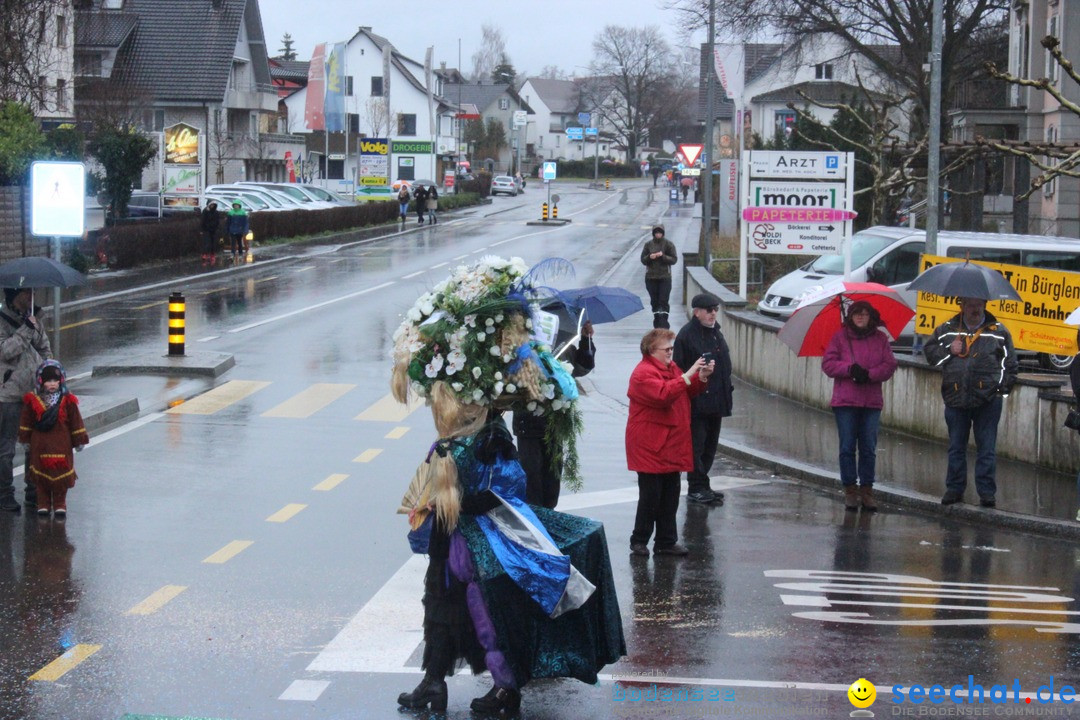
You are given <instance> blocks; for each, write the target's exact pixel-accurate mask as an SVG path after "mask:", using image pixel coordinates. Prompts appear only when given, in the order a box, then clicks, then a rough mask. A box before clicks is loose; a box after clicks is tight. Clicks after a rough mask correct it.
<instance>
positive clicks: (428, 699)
mask: <svg viewBox="0 0 1080 720" xmlns="http://www.w3.org/2000/svg"><path fill="white" fill-rule="evenodd" d="M397 701H398V705H401V706H402V707H407V708H409V709H411V710H420V709H422V708H426V707H427V706H428V703H431V709H432V710H434V711H435V712H446V681H445V680H442V679H438V678H433V677H428V676H427V675H425V676H424V679H423V680H421V681H420V684H419V685H417V686H416V689H415V690H413V691H412V692H411V693H401V694H400V695H398V699H397Z"/></svg>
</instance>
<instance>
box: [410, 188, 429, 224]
mask: <svg viewBox="0 0 1080 720" xmlns="http://www.w3.org/2000/svg"><path fill="white" fill-rule="evenodd" d="M427 196H428V191H427V188H425V187H424V186H423V185H421V186H420V187H418V188H416V190H414V191H413V199H414V200H416V223H417V224H418V225H423V224H424V213H426V212H427Z"/></svg>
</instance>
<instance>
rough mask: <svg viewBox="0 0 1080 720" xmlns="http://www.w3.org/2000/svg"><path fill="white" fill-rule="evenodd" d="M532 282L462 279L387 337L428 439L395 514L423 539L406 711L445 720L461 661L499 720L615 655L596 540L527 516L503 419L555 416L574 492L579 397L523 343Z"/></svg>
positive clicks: (503, 271)
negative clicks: (547, 681) (426, 408)
mask: <svg viewBox="0 0 1080 720" xmlns="http://www.w3.org/2000/svg"><path fill="white" fill-rule="evenodd" d="M530 274H531V273H530V272H527V268H526V267H525V265H524V263H522V262H521V260H520V259H517V258H515V259H514V260H511V261H506V260H503V259H501V258H494V257H488V258H484V259H483V260H481V261H480V263H479V264H477V265H476V266H474V267H471V268H467V267H464V266H463V267H460V268H458V269H457V270H455V271H454V274H453V275H452V276H451V278H450V279H449V280H447V281H445V282H443V283H440V284H439V285H438V286H436V288H435V289H434V291H433V292H431V293H427V294H425V295H424V296H422V297H421V298H420V299H419V300H418V301H417V304H416V305H415V306H414V307H413V309H412V310H410V311H409V313H408V315H407V317H406V320H405V321H404V322H403V323H402V325H401V327H400V328H399V330H398V332H397V333H396V335H395V350H394V360H395V364H394V373H393V380H392V383H391V384H392V389H393V392H394V395H395V397H396V398H397V399H398V400H399V401H404V400H405V399H406V397H407V395H408V394H409V392H410V391H412V392H413V393H415V394H417V395H420V396H421V397H425V398H427V400H428V402H429V404H430V406H431V411H432V415H433V417H434V420H435V428H436V431H437V432H438V435H439V437H438V439H437V440H436V441H435V443H433V444H432V446H431V448H430V449H429V451H428V455H427V459H426V460H425V462H424V463H423V464H421V467H420V470H419V471H418V473H417V476H416V480H414V484H416V485H417V487H416V488H415V492H413V491H414V488H412V487H410V494H409V495H407V496H406V499H405V500H403V502H402V506H403V507H402V510H401V512H409V514H410V519H411V521H412V524H413V525H414V528H415V527H417V526H419V525H420V522H419V520H420V519H422V518H426V522H427V523H429V527H430V539H429V541H428V546H427V549H426V553H427V555H428V557H429V565H428V571H427V574H426V577H425V581H424V597H423V604H424V654H423V660H422V667H423V669H424V671H425V675H424V679H423V680H422V681H421V683H420V684H419V685H418V686H417V687H416V688H415V689H414V690H413V691H412V692H409V693H402V694H401V695H400V696H399V697H398V704H400V705H401V706H403V707H406V708H413V709H419V708H426V707H428V706H429V705H430V707H431V709H432V710H436V711H443V710H445V709H446V706H447V702H448V698H447V686H446V680H445V678H446V676H448V675H451V674H453V671H454V669H455V667H456V666H458V665H459V664H460V663H461V662H462V661H464V662H467V663H468V664H469V665H470V666H471V668H472V670H473V672H476V673H478V672H481V671H483V670H484V669H487V670H488V671H489V672H490V673H491V676H492V680H493V681H494V687H493V688H492V689H491V691H490V692H489V693H487V694H486V695H484V696H483V697H479V698H476V699H474V700H473V701H472V704H471V708H472V710H473V711H474V712H477V713H481V714H497V715H502V714H506V713H513V712H516V711H517V710H518V709H519V707H520V703H521V688H522V687H523V686H524V685H525V684H526V683H527V682H529V680H531V679H533V678H553V677H573V678H576V679H578V680H581V681H583V682H587V683H595V682H596V679H597V672H598V671H599V670H600V669H601V668H603V667H604V666H605V665H607V664H610V663H613V662H615V661H616V660H618V658H620V657H621V656H623V655H624V654H625V653H626V644H625V641H624V638H623V632H622V619H621V617H620V614H619V607H618V600H617V598H616V595H615V587H614V580H613V578H612V575H611V564H610V561H609V559H608V553H607V543H606V539H605V537H604V529H603V525H602V524H601V523H599V522H597V521H595V520H589V519H586V518H580V517H576V516H573V515H567V514H565V513H559V512H556V511H554V510H548V509H546V508H541V507H532V506H529V505H527V504H526V503H525V473H524V471H522V469H521V465H520V464H519V463H518V461H517V459H516V452H515V450H514V446H513V440H512V437H511V435H510V433H509V431H508V430H507V428H506V425H505V423H504V422H503V420H502V417H501V414H502V411H504V410H510V409H515V408H517V409H520V411H521V412H530V413H535V414H538V415H542V414H545V413H547V414H550V416H551V423H552V425H553V426H554V427H555V431H554V434H553V440H554V441H556V442H555V444H556V445H557V447H558V448H559V452H558V455H559V458H558V459H559V461H560V462H563V461H564V460H565V463H566V466H567V468H568V473H567V474H568V475H571V476H576V457H575V456H574V443H573V439H574V437H575V436H576V434H577V432H579V430H580V416H579V414H578V410H577V407H576V403H575V400H576V398H577V391H576V386H575V385H574V381H573V379H572V378H571V377H570V374H569V373H568V372H567V370H566V369H565V367H564V366H563V365H562V364H560V363H559V362H558V361H557V360H555V359H554V358H553V357H552V356H551V355H550V352H549V351H548V350H547V348H546V347H545V346H543V345H542V344H541V343H539V342H537V341H536V340H534V339H533V338H532V337H531V332H530V330H531V323H532V320H531V315H532V311H531V309H530V302H531V300H530V297H531V296H532V295H534V294H535V291H533V290H532V288H531V284H530Z"/></svg>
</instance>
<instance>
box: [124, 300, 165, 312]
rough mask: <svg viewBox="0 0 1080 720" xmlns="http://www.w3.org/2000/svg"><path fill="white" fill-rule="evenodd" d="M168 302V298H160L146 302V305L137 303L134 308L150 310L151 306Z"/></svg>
mask: <svg viewBox="0 0 1080 720" xmlns="http://www.w3.org/2000/svg"><path fill="white" fill-rule="evenodd" d="M167 302H168V300H158V301H157V302H152V303H146V304H145V305H136V306H135V307H133V308H132V310H148V309H149V308H152V307H157V306H158V305H164V304H165V303H167Z"/></svg>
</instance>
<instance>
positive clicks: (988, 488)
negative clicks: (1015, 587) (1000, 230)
mask: <svg viewBox="0 0 1080 720" xmlns="http://www.w3.org/2000/svg"><path fill="white" fill-rule="evenodd" d="M965 264H966V263H965ZM916 282H918V279H917V280H916ZM912 285H913V286H914V285H915V283H912ZM915 289H921V288H915ZM923 354H924V355H925V356H926V361H927V362H928V363H930V364H931V365H933V366H934V367H939V368H941V397H942V399H943V400H944V401H945V424H946V425H948V427H949V464H948V470H947V472H946V475H945V494H944V495H943V496H942V497H941V504H942V505H952V504H954V503H958V502H960V501H962V500H963V499H964V489H965V488H966V487H967V444H968V438H969V437H970V435H971V433H972V431H973V430H974V433H975V448H976V451H977V453H978V455H977V459H976V461H975V490H976V491H977V492H978V493H979V504H980V505H982V506H983V507H994V506H995V505H996V504H997V501H996V497H995V496H996V495H997V483H996V482H995V479H994V472H995V468H996V455H995V446H996V445H997V428H998V421H999V420H1000V419H1001V406H1002V397H1003V396H1006V395H1008V394H1009V391H1010V390H1012V386H1013V384H1014V383H1015V382H1016V372H1017V367H1018V363H1017V360H1016V351H1015V350H1014V349H1013V341H1012V335H1010V334H1009V331H1008V330H1007V329H1006V328H1005V326H1004V325H1002V324H1001V323H1000V322H998V320H997V318H995V317H994V316H993V315H991V314H990V313H989V312H987V311H986V300H984V299H982V298H978V297H961V298H960V313H959V314H957V315H956V316H954V317H953V318H952V319H950V320H949V321H947V322H946V323H944V324H943V325H941V326H940V327H938V328H937V329H936V330H934V334H933V336H932V337H931V339H930V340H929V341H928V342H927V343H926V345H925V346H924V347H923Z"/></svg>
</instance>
